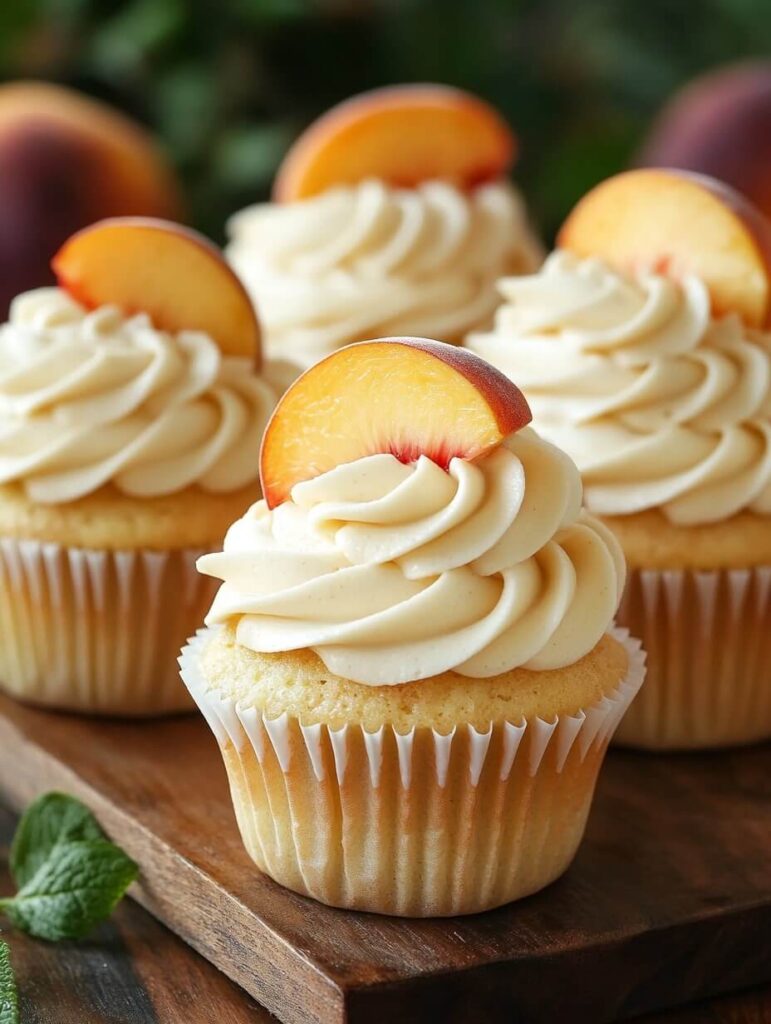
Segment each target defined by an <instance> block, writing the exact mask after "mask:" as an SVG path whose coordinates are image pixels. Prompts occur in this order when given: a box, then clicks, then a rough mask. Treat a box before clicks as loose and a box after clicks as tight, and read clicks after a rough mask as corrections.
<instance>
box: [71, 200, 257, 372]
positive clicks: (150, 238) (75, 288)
mask: <svg viewBox="0 0 771 1024" xmlns="http://www.w3.org/2000/svg"><path fill="white" fill-rule="evenodd" d="M51 265H52V266H53V269H54V272H55V274H56V278H57V280H58V282H59V284H60V286H61V287H62V288H65V289H66V290H67V291H68V292H69V293H70V294H71V295H72V296H74V297H75V298H76V299H77V300H78V301H79V302H82V303H83V304H84V305H85V306H88V307H89V308H94V307H96V306H101V305H115V306H118V308H119V309H121V310H123V311H124V312H125V313H127V314H131V313H139V312H141V313H147V314H149V316H150V318H151V319H152V321H153V323H154V324H155V326H156V327H159V328H161V329H162V330H166V331H171V332H176V331H181V330H191V331H192V330H197V331H205V332H206V333H207V334H208V335H210V336H211V337H212V338H213V339H214V341H216V342H217V344H218V345H219V347H220V348H221V349H222V351H223V352H224V353H225V354H226V355H233V356H248V357H249V358H251V359H254V360H255V361H256V362H259V357H260V329H259V325H258V323H257V318H256V316H255V313H254V308H253V306H252V304H251V302H250V301H249V297H248V295H247V294H246V291H245V290H244V287H243V285H242V284H241V282H240V281H239V280H238V278H237V277H236V275H235V274H234V273H233V271H232V270H231V269H230V267H229V266H228V265H227V263H225V261H224V259H223V258H222V255H221V254H220V252H219V250H218V249H217V248H216V246H214V245H212V243H211V242H209V241H208V240H207V239H206V238H204V237H203V235H199V234H198V233H197V232H195V231H191V230H190V229H189V228H183V227H181V226H180V225H178V224H172V223H171V222H170V221H163V220H151V219H147V218H144V217H118V218H114V219H111V220H103V221H99V222H98V223H97V224H93V225H92V226H91V227H88V228H84V229H83V230H82V231H78V232H77V234H75V235H73V236H72V238H70V239H69V240H68V241H67V242H65V243H64V245H63V246H62V248H61V249H60V250H59V252H58V253H57V254H56V255H55V256H54V258H53V260H52V264H51Z"/></svg>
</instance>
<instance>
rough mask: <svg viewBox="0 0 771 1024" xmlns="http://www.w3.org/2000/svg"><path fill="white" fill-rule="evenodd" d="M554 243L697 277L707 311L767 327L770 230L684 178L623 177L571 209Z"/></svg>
mask: <svg viewBox="0 0 771 1024" xmlns="http://www.w3.org/2000/svg"><path fill="white" fill-rule="evenodd" d="M557 244H558V246H559V247H560V248H562V249H567V250H569V251H570V252H573V253H575V254H576V255H577V256H580V257H582V258H583V257H590V256H596V257H598V258H600V259H602V260H604V261H605V262H606V263H608V264H609V265H610V266H613V267H616V268H617V269H620V270H627V271H635V270H638V269H645V268H650V269H653V270H660V271H662V272H666V273H669V274H672V275H674V276H676V277H677V276H683V275H686V274H694V275H695V276H697V277H699V278H701V280H702V281H704V283H705V284H706V286H707V288H708V289H709V292H710V295H711V297H712V307H713V312H714V313H715V314H716V315H718V316H722V315H724V314H726V313H731V312H735V313H738V314H739V315H740V316H741V317H742V318H743V319H744V320H745V322H746V323H747V324H749V325H750V326H752V327H761V326H763V325H764V324H766V323H767V322H768V318H769V305H770V302H771V282H770V281H769V275H770V274H771V224H769V222H768V221H766V219H765V218H764V217H763V215H762V214H761V213H760V211H758V210H756V209H755V207H753V206H752V204H751V203H750V202H749V201H748V200H746V199H745V198H744V197H743V196H742V195H740V194H739V193H738V192H735V191H734V190H733V189H731V188H729V187H728V186H727V185H723V184H722V183H721V182H719V181H716V180H714V179H712V178H707V177H705V176H703V175H699V174H693V173H691V172H689V171H675V170H660V169H654V168H651V169H642V170H636V171H626V172H625V173H623V174H618V175H616V176H615V177H613V178H608V179H607V181H603V182H602V183H601V184H599V185H597V187H596V188H594V189H593V190H592V191H591V192H589V193H588V195H586V196H585V197H584V198H583V199H582V200H581V201H580V202H579V203H578V205H577V206H576V207H575V209H574V210H573V212H572V213H571V214H570V215H569V217H568V219H567V220H566V221H565V224H564V225H563V227H562V230H561V231H560V233H559V236H558V238H557Z"/></svg>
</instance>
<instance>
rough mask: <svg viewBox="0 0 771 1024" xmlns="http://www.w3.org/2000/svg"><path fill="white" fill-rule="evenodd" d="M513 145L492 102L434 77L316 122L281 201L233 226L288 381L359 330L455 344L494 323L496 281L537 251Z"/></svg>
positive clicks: (237, 258)
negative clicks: (511, 178) (514, 178)
mask: <svg viewBox="0 0 771 1024" xmlns="http://www.w3.org/2000/svg"><path fill="white" fill-rule="evenodd" d="M514 152H515V140H514V138H513V136H512V134H511V131H510V130H509V128H508V126H507V125H506V124H505V123H504V122H503V121H502V120H501V118H500V117H499V115H498V114H497V113H496V112H495V111H493V110H492V109H491V108H489V107H488V106H487V105H486V104H484V103H483V102H482V101H481V100H478V99H476V98H474V97H472V96H469V95H467V94H465V93H462V92H459V91H458V90H455V89H450V88H447V87H443V86H436V85H423V86H401V87H398V88H388V89H380V90H377V91H375V92H371V93H366V94H364V95H362V96H358V97H355V98H354V99H353V100H349V101H348V102H346V103H343V104H341V105H340V106H339V107H335V108H334V109H333V110H331V111H330V112H329V113H328V114H326V115H325V116H324V117H322V118H321V119H320V120H319V121H317V122H316V123H315V124H313V125H312V126H311V127H310V128H309V129H308V130H307V131H306V132H305V133H304V134H303V135H302V136H301V137H300V139H299V140H298V141H297V143H295V145H294V147H293V148H292V150H291V151H290V152H289V154H288V155H287V157H286V160H285V162H284V164H283V166H282V168H281V170H280V172H279V175H278V177H277V180H276V188H275V202H273V203H266V204H260V205H257V206H253V207H250V208H248V209H246V210H243V211H242V212H241V213H239V214H237V215H236V216H235V217H233V218H232V219H231V221H230V223H229V225H228V233H229V236H230V244H229V246H228V247H227V250H226V252H227V256H228V258H229V260H230V262H231V263H232V265H233V267H234V268H235V269H236V271H237V272H238V274H239V275H240V276H241V278H242V280H243V281H244V283H245V285H246V287H247V289H248V290H249V292H250V294H251V295H252V297H253V299H254V301H255V304H256V306H257V308H258V310H259V314H260V320H261V322H262V325H263V329H264V332H265V337H264V343H265V351H266V353H267V355H268V356H269V357H270V359H271V360H274V361H278V362H283V363H284V364H285V366H286V364H289V365H288V366H286V373H287V376H288V377H292V376H294V375H296V373H297V372H298V369H306V368H307V367H309V366H311V365H312V364H313V363H315V362H317V361H318V360H319V359H321V358H322V357H323V356H325V355H328V354H329V353H330V352H332V351H334V350H335V349H337V348H340V347H341V346H342V345H346V344H348V343H350V342H352V341H357V340H359V339H360V338H362V337H376V336H385V335H401V334H408V335H409V334H412V335H415V334H427V335H430V336H431V337H437V338H441V339H442V340H444V341H448V342H456V343H457V342H460V341H461V340H462V339H463V336H464V335H465V334H466V333H467V332H468V331H470V330H472V329H474V328H476V327H480V326H482V325H485V324H487V323H488V322H489V321H490V318H491V316H492V314H493V311H494V309H495V307H496V305H497V296H496V291H495V281H496V279H497V278H498V277H500V276H501V275H502V274H517V273H527V272H529V271H532V270H534V269H535V268H536V267H537V266H538V265H539V264H540V262H541V259H542V256H543V253H542V249H541V246H540V244H539V242H538V241H537V239H536V238H535V236H534V235H533V233H532V231H531V229H530V227H529V225H528V223H527V217H526V213H525V210H524V205H523V202H522V199H521V197H520V195H519V193H518V192H517V191H516V189H515V188H514V187H513V186H512V185H511V184H510V183H509V182H508V181H507V180H506V178H505V175H506V173H507V171H508V170H509V168H510V166H511V163H512V160H513V156H514Z"/></svg>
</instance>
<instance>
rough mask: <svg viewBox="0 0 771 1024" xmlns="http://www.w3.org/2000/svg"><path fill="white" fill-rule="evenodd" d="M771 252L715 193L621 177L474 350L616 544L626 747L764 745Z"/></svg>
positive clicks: (522, 283) (508, 287) (755, 217)
mask: <svg viewBox="0 0 771 1024" xmlns="http://www.w3.org/2000/svg"><path fill="white" fill-rule="evenodd" d="M769 238H771V230H770V229H769V227H768V226H767V225H765V224H764V222H763V221H762V218H761V217H760V215H759V214H757V213H756V212H754V211H753V210H752V209H751V208H749V207H748V206H747V204H746V203H745V202H744V201H743V200H741V199H740V197H738V196H735V195H734V194H732V193H730V192H728V191H727V190H726V189H724V188H723V187H722V186H718V185H716V184H715V183H712V182H710V181H708V180H707V179H701V178H695V177H693V176H687V175H686V176H684V175H682V174H679V173H678V174H675V173H674V172H666V171H642V172H631V173H629V174H625V175H621V176H619V177H617V178H613V179H610V181H608V182H606V183H604V184H603V185H601V186H599V187H598V188H597V189H596V190H595V191H594V192H593V193H590V195H589V196H588V197H587V198H586V199H585V200H584V202H583V203H581V204H579V206H578V207H577V209H576V211H575V212H574V213H573V214H572V216H571V217H570V218H569V220H568V222H567V224H566V225H565V227H564V228H563V231H562V233H561V236H560V243H561V245H562V249H561V250H560V251H557V252H556V253H554V254H553V255H552V256H550V257H549V259H548V260H547V261H546V263H545V265H544V267H543V269H542V271H541V272H540V273H539V274H536V275H534V276H531V277H526V278H522V279H520V280H515V279H508V280H504V281H502V282H501V285H500V288H501V292H502V294H503V297H504V304H503V306H502V307H501V309H500V310H499V312H498V314H497V319H496V324H495V328H494V329H493V331H491V332H489V333H477V334H472V335H471V336H470V338H469V339H468V341H467V345H468V347H469V348H470V349H472V350H473V351H474V352H477V353H478V354H480V355H481V356H483V357H484V358H486V359H489V360H490V361H491V362H492V363H493V364H494V365H496V366H497V367H498V368H499V369H501V370H503V371H504V372H505V373H506V374H507V375H509V376H510V377H512V378H513V379H516V380H517V381H518V382H519V383H520V384H521V386H522V388H523V391H524V392H525V395H526V396H527V398H528V401H529V403H530V405H531V408H532V410H533V417H534V423H535V425H536V427H537V429H538V430H539V431H540V432H541V433H542V434H543V435H544V436H545V437H546V438H548V439H549V440H551V441H553V442H554V443H555V444H557V445H559V446H560V447H562V448H564V449H565V451H567V452H568V454H570V456H571V457H572V458H573V459H574V460H575V461H576V463H577V464H578V467H579V469H580V470H581V473H582V476H583V481H584V494H585V499H586V503H587V506H588V508H589V510H590V511H591V512H592V513H594V514H597V515H599V516H601V517H602V518H603V521H604V522H605V523H606V524H607V525H609V526H610V527H612V529H613V531H614V532H615V533H616V535H617V536H618V537H619V539H620V541H621V544H622V547H623V549H624V552H625V554H626V557H627V560H628V562H629V565H630V569H631V572H630V577H629V581H628V585H627V589H626V595H625V598H624V601H623V604H622V608H621V611H620V615H619V621H620V622H623V623H624V624H626V625H628V626H629V628H630V629H631V630H632V631H633V632H634V633H635V635H638V636H641V637H642V640H643V643H644V645H645V647H646V650H647V651H648V656H649V673H648V683H647V685H646V687H645V689H644V690H643V692H642V693H641V694H640V697H639V698H638V699H637V701H636V702H635V704H634V706H633V708H632V709H631V711H630V713H629V714H628V715H627V716H626V718H625V719H624V722H623V723H622V726H621V728H620V730H619V734H618V735H619V739H620V740H621V741H623V742H626V743H629V744H633V745H637V746H642V747H649V748H671V749H680V748H692V747H711V746H722V745H727V744H733V743H744V742H750V741H753V740H759V739H764V738H768V737H771V630H769V621H771V604H770V603H769V601H770V598H769V594H770V593H771V591H770V589H769V588H770V585H771V518H770V517H771V334H770V333H769V332H768V330H767V329H766V328H765V326H764V325H765V324H766V323H767V317H768V297H769V278H768V271H767V266H768V265H769V264H768V261H769V256H770V255H771V245H769V243H768V239H769Z"/></svg>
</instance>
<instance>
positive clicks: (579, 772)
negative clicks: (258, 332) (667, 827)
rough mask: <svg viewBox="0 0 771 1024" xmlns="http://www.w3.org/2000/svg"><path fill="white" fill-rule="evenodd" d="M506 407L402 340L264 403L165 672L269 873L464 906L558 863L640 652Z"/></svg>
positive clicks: (475, 367) (381, 907) (473, 365)
mask: <svg viewBox="0 0 771 1024" xmlns="http://www.w3.org/2000/svg"><path fill="white" fill-rule="evenodd" d="M384 381H385V382H387V387H384V386H383V383H384ZM529 419H530V412H529V410H528V408H527V405H526V403H525V402H524V400H523V399H522V396H521V394H520V392H519V391H518V390H517V389H516V388H515V387H514V386H513V385H511V384H510V383H509V382H508V381H507V380H506V379H505V378H504V377H503V376H502V375H499V374H497V373H495V372H494V371H493V370H492V369H491V368H490V367H488V366H487V365H486V364H485V363H483V362H482V361H481V360H478V359H476V358H475V357H473V356H471V355H470V354H469V353H465V352H463V350H462V349H457V348H453V347H452V346H448V345H444V344H440V343H437V342H432V341H424V340H418V339H398V340H397V339H384V340H379V341H373V342H362V343H360V344H357V345H351V346H349V347H347V348H345V349H342V350H340V351H339V352H337V353H334V354H333V355H331V356H329V357H327V358H326V359H325V360H323V361H322V362H321V363H319V364H318V365H317V366H315V367H314V368H313V369H311V370H309V371H307V372H306V373H305V374H304V375H303V376H302V377H301V378H300V379H299V381H297V382H296V384H295V385H294V386H293V387H292V388H291V389H290V390H289V391H288V392H287V394H286V395H285V396H284V398H283V399H282V400H281V402H280V403H279V405H278V407H277V410H276V412H275V414H274V416H273V418H272V420H271V423H270V425H269V426H268V429H267V432H266V435H265V441H264V443H263V448H262V456H261V476H262V483H263V489H264V493H265V500H263V501H260V502H258V503H257V504H256V505H254V506H253V507H252V508H251V509H250V510H249V511H248V512H247V513H246V514H245V515H244V516H243V517H242V518H241V519H239V520H238V521H237V522H236V523H235V524H234V525H233V526H232V527H231V529H230V530H229V532H228V535H227V537H226V540H225V545H224V551H222V552H220V553H215V554H209V555H205V556H204V557H203V558H202V559H201V560H200V561H199V563H198V564H199V568H200V570H201V571H202V572H204V573H206V574H207V575H211V576H214V577H216V578H217V579H219V580H222V581H223V582H222V586H221V588H220V590H219V592H218V594H217V597H216V599H215V601H214V604H213V606H212V609H211V611H210V612H209V615H208V618H207V620H206V622H207V628H206V629H205V630H202V631H201V632H199V634H198V635H197V636H196V637H195V638H194V639H193V640H192V641H191V642H190V643H189V645H188V646H187V647H186V648H185V650H184V651H183V654H182V658H181V666H182V675H183V679H184V680H185V683H186V684H187V686H188V687H189V689H190V692H191V693H192V695H193V697H194V698H195V700H196V702H197V703H198V705H199V707H200V708H201V710H202V712H203V713H204V715H205V716H206V718H207V720H208V722H209V724H210V726H211V728H212V730H213V732H214V734H215V736H216V738H217V741H218V743H219V745H220V748H221V751H222V756H223V759H224V762H225V767H226V769H227V773H228V777H229V780H230V788H231V793H232V797H233V803H234V806H235V812H236V817H237V819H238V823H239V826H240V829H241V833H242V836H243V840H244V843H245V845H246V848H247V850H248V852H249V854H250V855H251V857H252V858H253V860H254V861H255V863H256V865H257V866H258V868H259V869H260V870H262V871H263V872H265V873H267V874H268V875H269V876H271V877H272V878H273V879H275V880H276V881H277V882H280V883H281V884H282V885H285V886H288V887H289V888H291V889H294V890H296V891H297V892H300V893H303V894H305V895H309V896H313V897H315V898H316V899H318V900H321V901H322V902H324V903H328V904H332V905H334V906H340V907H347V908H356V909H359V910H369V911H375V912H379V913H385V914H396V915H408V916H435V915H449V914H466V913H473V912H476V911H480V910H484V909H486V908H489V907H495V906H499V905H501V904H504V903H507V902H509V901H511V900H514V899H517V898H519V897H522V896H525V895H527V894H528V893H532V892H535V891H536V890H538V889H540V888H541V887H543V886H545V885H547V884H548V883H549V882H551V881H552V880H553V879H555V878H556V877H557V876H558V875H560V874H561V873H562V872H563V871H564V870H565V869H566V867H567V866H568V864H569V863H570V861H571V859H572V857H573V855H574V853H575V851H576V848H577V846H578V844H579V842H580V839H581V836H582V833H583V830H584V825H585V822H586V818H587V814H588V812H589V807H590V804H591V800H592V794H593V790H594V785H595V780H596V778H597V773H598V770H599V768H600V765H601V763H602V760H603V757H604V754H605V750H606V747H607V744H608V742H609V740H610V737H611V736H612V734H613V731H614V729H615V728H616V725H617V724H618V721H619V719H620V718H621V715H622V714H623V713H624V711H625V709H626V707H627V706H628V704H629V702H630V701H631V699H632V698H633V696H634V694H635V693H636V691H637V689H638V687H639V685H640V683H641V681H642V674H643V668H642V655H641V652H640V645H639V643H637V642H633V641H630V639H629V636H628V634H627V633H626V632H624V631H621V630H617V629H615V628H614V627H613V626H612V621H613V616H614V613H615V610H616V606H617V602H618V598H619V596H620V593H621V590H622V587H623V582H624V562H623V557H622V555H621V551H620V548H619V546H618V544H617V542H616V541H615V539H614V537H613V535H612V533H611V532H610V531H609V530H608V529H607V528H605V527H604V526H603V525H602V524H601V523H600V522H598V521H597V520H596V519H593V518H592V517H590V516H588V515H587V514H586V513H585V512H584V511H583V510H582V508H581V483H580V478H579V475H578V472H577V470H576V468H575V466H574V465H573V463H572V462H571V461H570V460H569V459H568V458H567V457H566V456H565V455H564V454H563V453H562V452H560V451H559V449H557V448H555V447H553V446H552V445H550V444H548V443H547V442H545V441H543V440H541V438H540V437H539V436H538V435H537V434H536V433H534V432H533V431H532V430H531V429H528V428H527V426H526V424H527V422H528V420H529Z"/></svg>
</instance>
